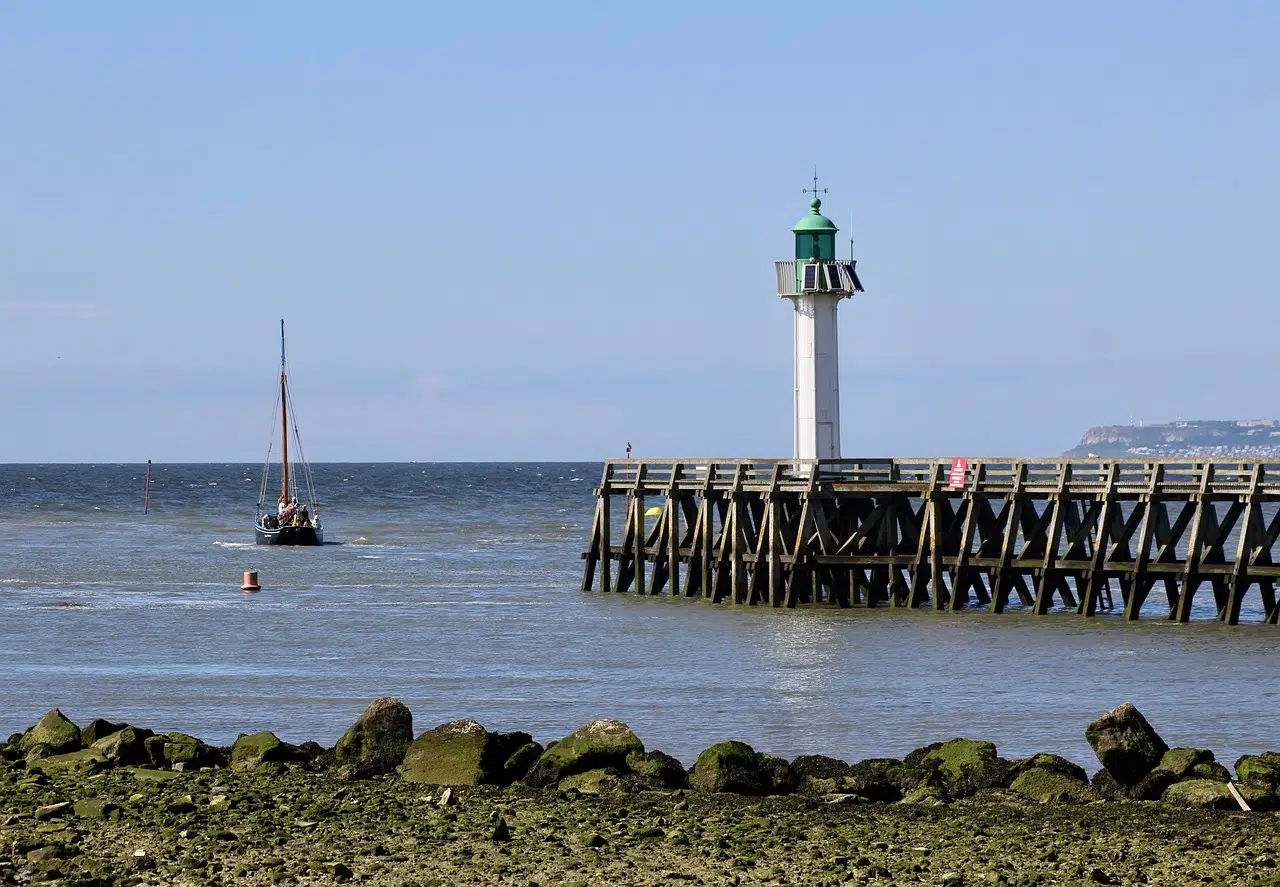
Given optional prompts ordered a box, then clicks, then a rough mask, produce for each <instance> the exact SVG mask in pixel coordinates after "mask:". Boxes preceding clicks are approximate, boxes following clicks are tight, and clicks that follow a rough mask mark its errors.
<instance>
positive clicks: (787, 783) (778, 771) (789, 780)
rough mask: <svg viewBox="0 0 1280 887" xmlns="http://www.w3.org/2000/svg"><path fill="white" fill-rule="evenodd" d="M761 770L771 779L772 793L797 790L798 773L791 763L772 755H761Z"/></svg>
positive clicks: (770, 789) (783, 793) (781, 793)
mask: <svg viewBox="0 0 1280 887" xmlns="http://www.w3.org/2000/svg"><path fill="white" fill-rule="evenodd" d="M760 772H761V773H763V774H764V775H765V777H766V778H767V779H768V780H769V791H768V792H767V794H771V795H789V794H791V793H792V792H793V791H795V790H796V775H795V771H793V770H792V769H791V765H790V764H789V763H787V762H786V761H785V760H783V759H782V758H775V757H773V756H772V755H761V756H760Z"/></svg>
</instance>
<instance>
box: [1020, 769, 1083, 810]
mask: <svg viewBox="0 0 1280 887" xmlns="http://www.w3.org/2000/svg"><path fill="white" fill-rule="evenodd" d="M1009 788H1010V789H1011V790H1012V791H1015V792H1017V793H1018V794H1020V795H1025V796H1026V797H1028V798H1031V799H1032V800H1033V801H1039V802H1040V803H1041V804H1085V803H1088V802H1089V801H1092V800H1094V799H1095V795H1094V794H1093V792H1092V791H1090V790H1089V786H1088V785H1087V784H1086V783H1085V782H1083V781H1081V780H1079V779H1075V778H1074V777H1072V776H1066V775H1064V774H1062V773H1056V772H1054V771H1052V770H1042V769H1040V768H1039V767H1032V768H1031V769H1030V770H1024V771H1023V772H1022V773H1021V774H1019V775H1018V778H1017V779H1015V780H1014V781H1013V784H1012V785H1010V786H1009Z"/></svg>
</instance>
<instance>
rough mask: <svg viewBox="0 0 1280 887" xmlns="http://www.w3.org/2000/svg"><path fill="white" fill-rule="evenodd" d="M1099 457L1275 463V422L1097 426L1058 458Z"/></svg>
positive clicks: (1278, 436) (1278, 439) (1279, 441)
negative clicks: (1062, 456)
mask: <svg viewBox="0 0 1280 887" xmlns="http://www.w3.org/2000/svg"><path fill="white" fill-rule="evenodd" d="M1063 455H1064V456H1068V457H1073V458H1087V457H1090V456H1099V457H1106V458H1113V457H1123V456H1152V457H1156V458H1178V457H1182V456H1186V457H1204V458H1214V459H1222V458H1227V459H1232V458H1241V459H1268V458H1280V419H1226V420H1218V419H1195V420H1181V419H1179V420H1177V421H1175V422H1170V423H1166V424H1156V425H1144V424H1138V425H1099V426H1097V427H1095V428H1090V429H1089V430H1088V431H1086V432H1085V434H1084V437H1082V438H1081V439H1080V443H1079V444H1077V445H1076V446H1075V447H1073V448H1071V449H1069V450H1067V451H1066V452H1065V453H1063Z"/></svg>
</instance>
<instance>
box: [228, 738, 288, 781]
mask: <svg viewBox="0 0 1280 887" xmlns="http://www.w3.org/2000/svg"><path fill="white" fill-rule="evenodd" d="M294 756H295V750H294V748H293V746H291V745H289V744H288V743H286V742H282V741H281V740H280V737H278V736H276V734H274V733H272V732H271V731H270V730H263V731H261V732H259V733H252V734H250V735H248V736H246V735H244V734H241V735H240V736H238V737H236V741H235V744H233V745H232V746H231V769H232V770H237V771H240V772H247V771H251V770H256V769H258V768H265V769H268V770H270V769H278V768H279V767H280V766H281V765H283V764H284V763H285V762H286V761H290V760H292V759H293V758H294Z"/></svg>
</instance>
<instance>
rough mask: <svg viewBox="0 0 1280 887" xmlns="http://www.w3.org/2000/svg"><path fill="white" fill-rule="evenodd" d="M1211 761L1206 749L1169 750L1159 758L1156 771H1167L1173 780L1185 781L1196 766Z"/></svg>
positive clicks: (1210, 754) (1211, 753)
mask: <svg viewBox="0 0 1280 887" xmlns="http://www.w3.org/2000/svg"><path fill="white" fill-rule="evenodd" d="M1210 761H1213V752H1211V751H1209V749H1207V748H1171V749H1169V750H1168V751H1167V752H1165V753H1164V754H1163V755H1161V757H1160V763H1158V764H1156V766H1155V769H1156V770H1167V771H1168V772H1170V773H1172V774H1173V776H1174V778H1175V779H1186V778H1187V777H1188V776H1190V775H1191V770H1192V768H1193V767H1195V766H1196V765H1197V764H1202V763H1207V762H1210Z"/></svg>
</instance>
